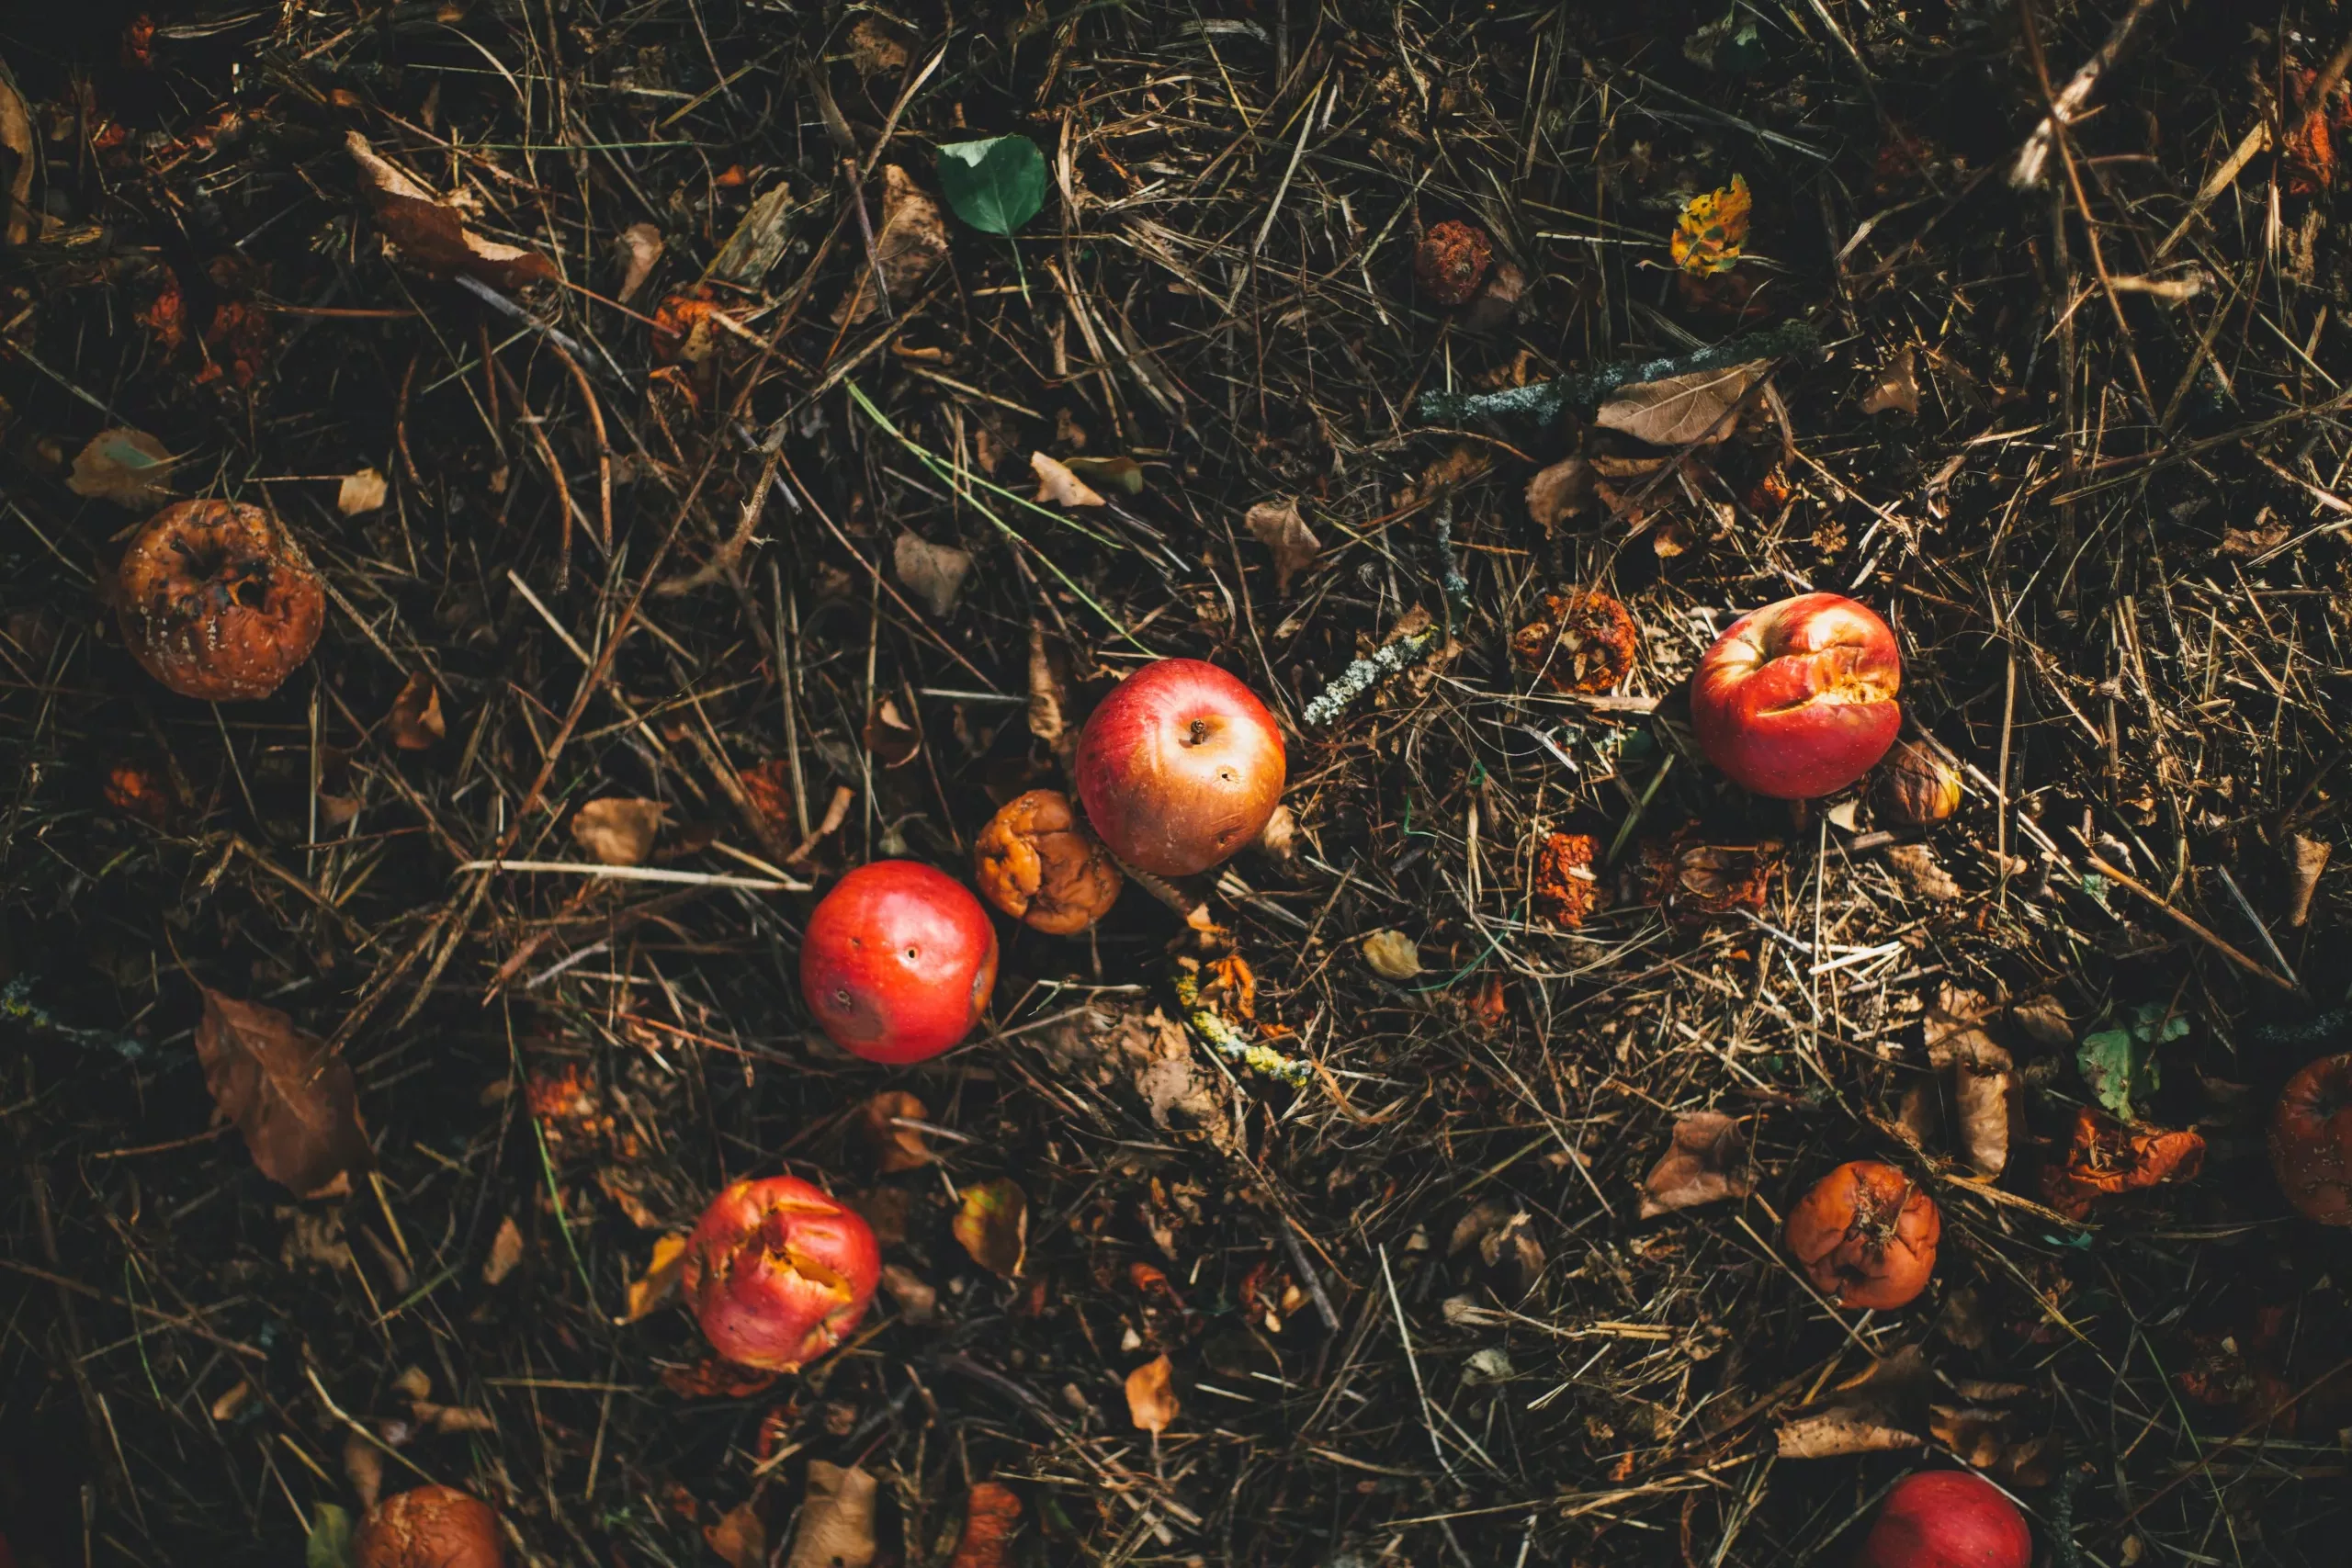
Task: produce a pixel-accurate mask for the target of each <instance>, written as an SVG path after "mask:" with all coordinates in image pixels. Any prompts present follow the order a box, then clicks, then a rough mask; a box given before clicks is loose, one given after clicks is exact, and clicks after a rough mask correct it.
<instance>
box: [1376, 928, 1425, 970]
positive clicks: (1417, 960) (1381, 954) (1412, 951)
mask: <svg viewBox="0 0 2352 1568" xmlns="http://www.w3.org/2000/svg"><path fill="white" fill-rule="evenodd" d="M1363 961H1364V962H1365V963H1366V964H1371V965H1372V971H1373V973H1374V974H1375V975H1377V976H1380V977H1381V978H1382V979H1384V980H1399V981H1402V980H1409V979H1411V978H1412V977H1413V976H1416V975H1418V974H1419V973H1420V972H1421V950H1420V949H1419V947H1418V946H1416V945H1414V942H1413V939H1412V938H1411V937H1408V936H1407V935H1406V934H1405V933H1404V932H1403V931H1395V930H1385V929H1384V930H1381V931H1374V932H1373V933H1372V934H1371V935H1370V936H1368V937H1366V938H1364V939H1363Z"/></svg>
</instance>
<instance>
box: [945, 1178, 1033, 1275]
mask: <svg viewBox="0 0 2352 1568" xmlns="http://www.w3.org/2000/svg"><path fill="white" fill-rule="evenodd" d="M954 1229H955V1232H956V1240H957V1241H959V1242H961V1243H962V1244H963V1247H964V1250H965V1251H966V1252H968V1253H970V1254H971V1255H972V1261H973V1262H975V1263H977V1264H978V1265H979V1266H980V1267H981V1268H983V1269H987V1270H989V1272H990V1273H992V1274H1001V1275H1003V1276H1004V1277H1005V1278H1006V1279H1008V1280H1010V1279H1017V1278H1018V1277H1019V1276H1020V1273H1021V1265H1022V1262H1023V1259H1025V1258H1027V1257H1028V1255H1029V1195H1028V1194H1027V1193H1025V1192H1023V1191H1022V1190H1021V1185H1020V1183H1018V1182H1016V1181H1011V1180H1007V1179H1002V1178H1000V1179H997V1180H994V1181H978V1182H974V1183H973V1184H972V1185H971V1186H969V1187H967V1188H965V1189H964V1196H963V1201H962V1203H961V1205H960V1206H959V1207H958V1208H957V1209H956V1222H955V1225H954Z"/></svg>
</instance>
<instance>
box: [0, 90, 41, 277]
mask: <svg viewBox="0 0 2352 1568" xmlns="http://www.w3.org/2000/svg"><path fill="white" fill-rule="evenodd" d="M0 152H6V153H7V154H8V155H9V157H8V163H7V171H8V180H7V185H6V200H7V208H6V213H5V215H0V216H5V223H0V234H5V235H6V240H7V243H9V244H12V245H21V244H23V243H25V242H26V241H27V240H29V239H31V238H32V237H33V235H34V233H35V232H36V231H37V230H38V228H39V224H40V217H39V215H38V214H36V213H35V212H34V211H33V209H32V195H33V175H34V172H35V171H36V170H38V169H39V168H40V159H39V158H38V157H37V156H36V155H35V153H34V149H33V121H32V116H31V115H30V114H28V113H27V112H26V109H25V100H24V97H23V96H22V95H21V94H19V93H18V92H17V89H16V88H15V86H14V85H11V84H9V83H8V82H7V81H6V80H0Z"/></svg>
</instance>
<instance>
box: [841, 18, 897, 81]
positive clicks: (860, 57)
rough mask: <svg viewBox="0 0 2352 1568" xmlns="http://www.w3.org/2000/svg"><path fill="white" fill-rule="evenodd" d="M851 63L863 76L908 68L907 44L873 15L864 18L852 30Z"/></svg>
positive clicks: (850, 37) (850, 33)
mask: <svg viewBox="0 0 2352 1568" xmlns="http://www.w3.org/2000/svg"><path fill="white" fill-rule="evenodd" d="M848 41H849V62H850V64H851V66H852V67H853V68H854V70H855V71H856V72H857V73H858V74H859V75H861V76H879V75H881V74H882V73H884V72H886V71H901V70H904V69H905V68H906V63H907V46H906V45H905V44H902V43H900V42H899V40H898V39H897V38H896V37H894V36H893V35H892V33H891V31H890V29H889V28H888V25H887V24H885V23H883V22H882V21H880V20H878V19H876V17H859V18H858V19H857V21H856V24H855V25H854V26H853V27H852V28H850V29H849V40H848Z"/></svg>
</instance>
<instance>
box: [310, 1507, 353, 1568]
mask: <svg viewBox="0 0 2352 1568" xmlns="http://www.w3.org/2000/svg"><path fill="white" fill-rule="evenodd" d="M302 1568H351V1516H350V1515H349V1514H348V1513H346V1512H345V1511H344V1509H343V1508H341V1507H340V1506H337V1505H335V1504H333V1503H319V1504H316V1505H313V1507H312V1511H311V1537H310V1540H307V1541H305V1542H304V1543H303V1546H302Z"/></svg>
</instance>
